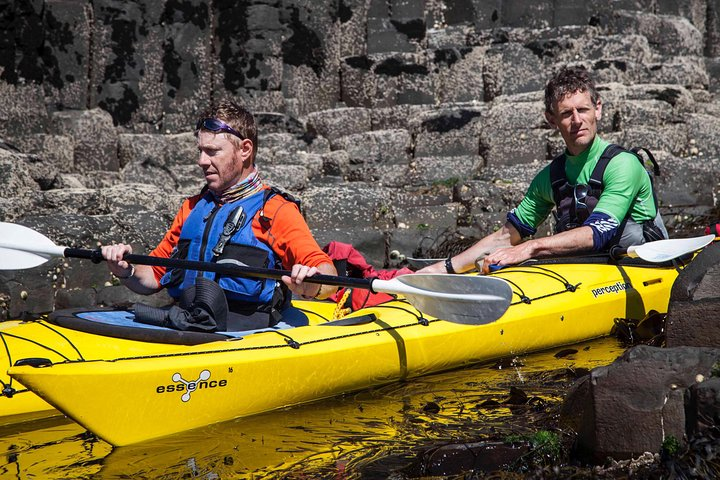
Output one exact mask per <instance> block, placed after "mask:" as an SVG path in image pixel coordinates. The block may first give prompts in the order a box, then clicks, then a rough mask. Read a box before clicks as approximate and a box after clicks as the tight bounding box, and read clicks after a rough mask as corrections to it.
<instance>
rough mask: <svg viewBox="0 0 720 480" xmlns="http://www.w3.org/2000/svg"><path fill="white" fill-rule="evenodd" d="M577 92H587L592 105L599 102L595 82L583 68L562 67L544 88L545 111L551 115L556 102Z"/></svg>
mask: <svg viewBox="0 0 720 480" xmlns="http://www.w3.org/2000/svg"><path fill="white" fill-rule="evenodd" d="M577 92H589V93H590V100H592V102H593V104H597V102H598V100H600V94H599V93H598V91H597V89H596V88H595V82H594V81H593V79H592V77H591V76H590V72H588V71H587V70H586V69H585V67H579V66H578V67H563V68H562V69H561V70H560V71H559V72H558V73H556V74H555V76H554V77H552V78H551V79H550V81H549V82H548V83H547V86H546V87H545V111H546V112H548V113H553V111H552V109H553V106H554V105H555V103H556V102H559V101H560V100H562V99H564V98H565V97H567V96H568V95H572V94H573V93H577Z"/></svg>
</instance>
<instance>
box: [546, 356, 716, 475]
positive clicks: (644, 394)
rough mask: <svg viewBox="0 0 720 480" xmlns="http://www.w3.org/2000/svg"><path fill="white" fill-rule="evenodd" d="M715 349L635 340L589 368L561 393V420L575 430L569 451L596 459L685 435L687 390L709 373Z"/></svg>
mask: <svg viewBox="0 0 720 480" xmlns="http://www.w3.org/2000/svg"><path fill="white" fill-rule="evenodd" d="M718 360H720V349H717V348H693V347H677V348H657V347H648V346H645V345H640V346H636V347H632V348H631V349H629V350H627V351H626V352H625V353H624V354H623V355H622V356H621V357H619V358H618V359H617V360H615V361H614V362H613V363H612V364H611V365H609V366H606V367H600V368H596V369H594V370H593V371H592V372H590V374H589V375H588V376H586V377H583V378H582V379H580V380H579V381H578V382H576V383H575V384H574V385H573V387H572V389H571V390H570V392H569V393H568V395H567V397H566V398H565V400H564V402H563V405H562V407H561V412H560V424H561V425H562V426H563V427H564V428H570V429H572V430H573V431H575V432H576V433H577V438H576V441H575V446H574V449H575V452H574V454H575V455H577V456H578V457H581V458H585V459H588V460H590V461H593V462H596V463H601V462H603V461H605V459H606V458H607V457H612V458H614V459H616V460H623V459H627V458H632V457H637V456H638V455H640V454H642V453H643V452H646V451H649V452H657V451H660V447H661V446H662V444H663V441H665V440H666V439H667V438H669V437H670V436H672V437H674V438H675V439H676V440H678V441H683V439H685V438H686V433H687V430H686V406H685V393H686V391H687V389H688V388H689V387H690V386H692V385H694V384H695V383H697V382H698V381H699V380H700V381H701V379H703V378H706V377H709V376H710V372H711V370H712V368H713V365H715V364H716V363H717V362H718Z"/></svg>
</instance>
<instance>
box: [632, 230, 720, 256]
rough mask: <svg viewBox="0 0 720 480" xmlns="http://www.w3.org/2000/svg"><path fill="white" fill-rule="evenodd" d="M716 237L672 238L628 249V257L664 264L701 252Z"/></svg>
mask: <svg viewBox="0 0 720 480" xmlns="http://www.w3.org/2000/svg"><path fill="white" fill-rule="evenodd" d="M714 239H715V235H704V236H702V237H691V238H670V239H668V240H655V241H654V242H647V243H643V244H642V245H633V246H631V247H628V249H627V256H628V257H630V258H636V257H637V258H641V259H643V260H645V261H646V262H652V263H662V262H668V261H670V260H673V259H675V258H679V257H682V256H683V255H687V254H688V253H692V252H694V251H696V250H700V249H701V248H704V247H706V246H708V245H709V244H710V242H712V241H713V240H714Z"/></svg>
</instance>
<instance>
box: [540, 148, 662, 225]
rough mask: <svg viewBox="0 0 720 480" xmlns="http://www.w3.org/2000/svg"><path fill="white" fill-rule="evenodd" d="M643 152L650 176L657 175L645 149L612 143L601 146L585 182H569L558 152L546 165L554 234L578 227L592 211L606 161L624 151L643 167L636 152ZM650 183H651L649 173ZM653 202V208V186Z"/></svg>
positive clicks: (656, 168) (653, 160)
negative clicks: (650, 169) (549, 184)
mask: <svg viewBox="0 0 720 480" xmlns="http://www.w3.org/2000/svg"><path fill="white" fill-rule="evenodd" d="M641 151H642V152H645V154H646V155H647V156H648V159H649V160H650V162H651V163H652V167H653V175H655V176H657V175H659V174H660V167H659V166H658V164H657V162H656V161H655V157H654V156H653V154H652V153H651V152H650V151H649V150H648V149H646V148H641V147H635V148H631V149H630V150H627V149H624V148H623V147H621V146H619V145H615V144H610V145H608V146H607V147H606V148H605V151H603V153H602V155H601V156H600V158H599V159H598V162H597V165H595V168H594V169H593V171H592V173H591V174H590V179H589V180H588V183H587V184H579V185H570V183H569V182H568V180H567V177H566V175H565V161H566V160H567V158H566V156H565V153H562V154H560V155H558V156H557V157H555V158H554V159H553V161H552V163H551V164H550V182H551V185H552V191H553V200H554V202H555V210H554V211H553V215H554V217H555V233H559V232H564V231H566V230H570V229H572V228H577V227H579V226H581V225H582V224H583V223H584V222H585V220H587V219H588V217H589V216H590V214H591V213H592V211H593V210H594V209H595V207H596V206H597V203H598V200H599V199H600V195H601V194H602V191H603V187H604V185H603V175H604V174H605V169H606V168H607V166H608V164H609V163H610V160H612V159H613V158H615V156H617V155H618V154H620V153H622V152H628V153H632V154H633V155H635V157H636V158H637V159H638V161H639V162H640V164H642V166H643V168H645V163H644V162H643V159H642V157H641V156H640V153H639V152H641ZM650 178H651V183H652V176H651V177H650ZM653 201H654V202H655V208H656V209H657V207H658V202H657V198H656V196H655V189H654V188H653ZM629 216H630V212H628V213H627V215H626V217H625V219H623V220H622V221H623V223H624V222H625V221H626V220H627V218H628V217H629Z"/></svg>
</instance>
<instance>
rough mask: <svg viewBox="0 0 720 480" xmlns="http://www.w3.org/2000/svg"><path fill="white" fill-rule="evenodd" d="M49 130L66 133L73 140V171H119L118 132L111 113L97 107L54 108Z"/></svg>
mask: <svg viewBox="0 0 720 480" xmlns="http://www.w3.org/2000/svg"><path fill="white" fill-rule="evenodd" d="M52 132H53V133H54V134H57V135H66V136H68V137H70V138H72V141H73V150H74V152H73V171H75V172H78V173H88V172H92V171H94V170H110V171H118V170H119V169H120V163H119V161H118V153H117V143H118V132H117V130H116V129H115V127H114V125H113V118H112V116H110V114H109V113H108V112H106V111H104V110H101V109H99V108H95V109H92V110H79V111H63V112H55V113H54V114H53V115H52Z"/></svg>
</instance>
